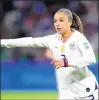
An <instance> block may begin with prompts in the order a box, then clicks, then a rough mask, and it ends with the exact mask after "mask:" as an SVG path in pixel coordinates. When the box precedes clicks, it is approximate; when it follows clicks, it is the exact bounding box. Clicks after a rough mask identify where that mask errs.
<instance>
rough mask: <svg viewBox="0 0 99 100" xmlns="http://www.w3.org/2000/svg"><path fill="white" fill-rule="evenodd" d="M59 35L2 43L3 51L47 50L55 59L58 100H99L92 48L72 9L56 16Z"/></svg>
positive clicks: (61, 11) (62, 11)
mask: <svg viewBox="0 0 99 100" xmlns="http://www.w3.org/2000/svg"><path fill="white" fill-rule="evenodd" d="M54 26H55V29H56V31H57V32H56V33H55V34H53V35H49V36H44V37H38V38H32V37H26V38H18V39H2V40H1V46H2V47H8V48H12V47H47V48H49V49H50V50H51V51H52V53H53V55H54V60H53V61H52V62H51V63H52V64H53V65H54V66H55V72H56V79H57V88H58V94H59V95H58V99H59V100H63V99H65V100H66V99H67V100H69V99H73V100H76V99H79V100H80V99H88V100H94V99H97V98H98V89H97V81H96V78H95V76H94V75H93V73H92V72H91V71H90V70H89V69H88V68H87V66H88V65H90V64H91V63H95V62H96V60H95V56H94V53H93V50H92V47H91V45H90V44H89V42H88V40H87V39H86V38H85V36H84V35H83V34H82V33H83V27H82V23H81V20H80V18H79V17H78V16H77V15H76V14H75V13H73V12H71V11H70V10H68V9H65V8H62V9H60V10H58V11H57V12H56V13H55V15H54Z"/></svg>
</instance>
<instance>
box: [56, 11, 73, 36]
mask: <svg viewBox="0 0 99 100" xmlns="http://www.w3.org/2000/svg"><path fill="white" fill-rule="evenodd" d="M71 24H72V21H71V20H68V16H67V15H66V14H65V13H63V12H57V13H56V14H55V16H54V27H55V29H56V31H57V32H58V33H60V34H61V35H62V34H64V33H66V32H68V31H70V26H71Z"/></svg>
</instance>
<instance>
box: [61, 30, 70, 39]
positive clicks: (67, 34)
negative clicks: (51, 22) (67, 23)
mask: <svg viewBox="0 0 99 100" xmlns="http://www.w3.org/2000/svg"><path fill="white" fill-rule="evenodd" d="M71 35H72V31H68V32H66V33H64V34H63V35H62V41H65V40H67V39H68V38H69V37H70V36H71Z"/></svg>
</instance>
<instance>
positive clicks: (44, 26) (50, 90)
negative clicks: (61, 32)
mask: <svg viewBox="0 0 99 100" xmlns="http://www.w3.org/2000/svg"><path fill="white" fill-rule="evenodd" d="M0 7H1V8H0V15H1V16H0V29H1V39H9V38H19V37H27V36H32V37H38V36H45V35H50V34H53V33H54V32H55V30H54V27H53V15H54V13H55V12H56V11H57V10H58V9H60V8H63V7H65V8H68V9H70V10H71V11H73V12H75V13H77V14H78V15H79V16H80V18H81V20H82V22H83V25H84V34H85V36H86V37H87V39H88V40H89V41H90V43H91V45H92V47H93V49H94V52H95V56H96V58H97V62H96V63H95V64H93V65H90V66H89V69H90V70H91V71H92V72H93V73H94V74H95V76H96V79H97V80H98V29H99V25H98V1H85V0H81V1H76V0H43V1H42V0H36V1H34V0H31V1H30V0H2V3H0ZM51 58H52V54H51V52H50V51H49V50H48V49H46V48H11V49H7V48H1V98H2V99H5V100H7V99H9V100H10V99H12V100H14V99H23V100H25V99H28V100H29V99H32V100H33V99H34V100H35V99H39V100H41V99H43V100H44V99H57V89H56V80H55V74H54V68H53V66H52V65H51V64H50V61H51ZM98 82H99V81H98Z"/></svg>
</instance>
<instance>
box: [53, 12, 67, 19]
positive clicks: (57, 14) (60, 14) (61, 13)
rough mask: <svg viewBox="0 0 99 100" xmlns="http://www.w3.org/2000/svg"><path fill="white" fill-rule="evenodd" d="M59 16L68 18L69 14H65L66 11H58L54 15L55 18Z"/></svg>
mask: <svg viewBox="0 0 99 100" xmlns="http://www.w3.org/2000/svg"><path fill="white" fill-rule="evenodd" d="M59 18H68V16H67V14H65V13H64V12H57V13H56V14H55V15H54V19H59Z"/></svg>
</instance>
